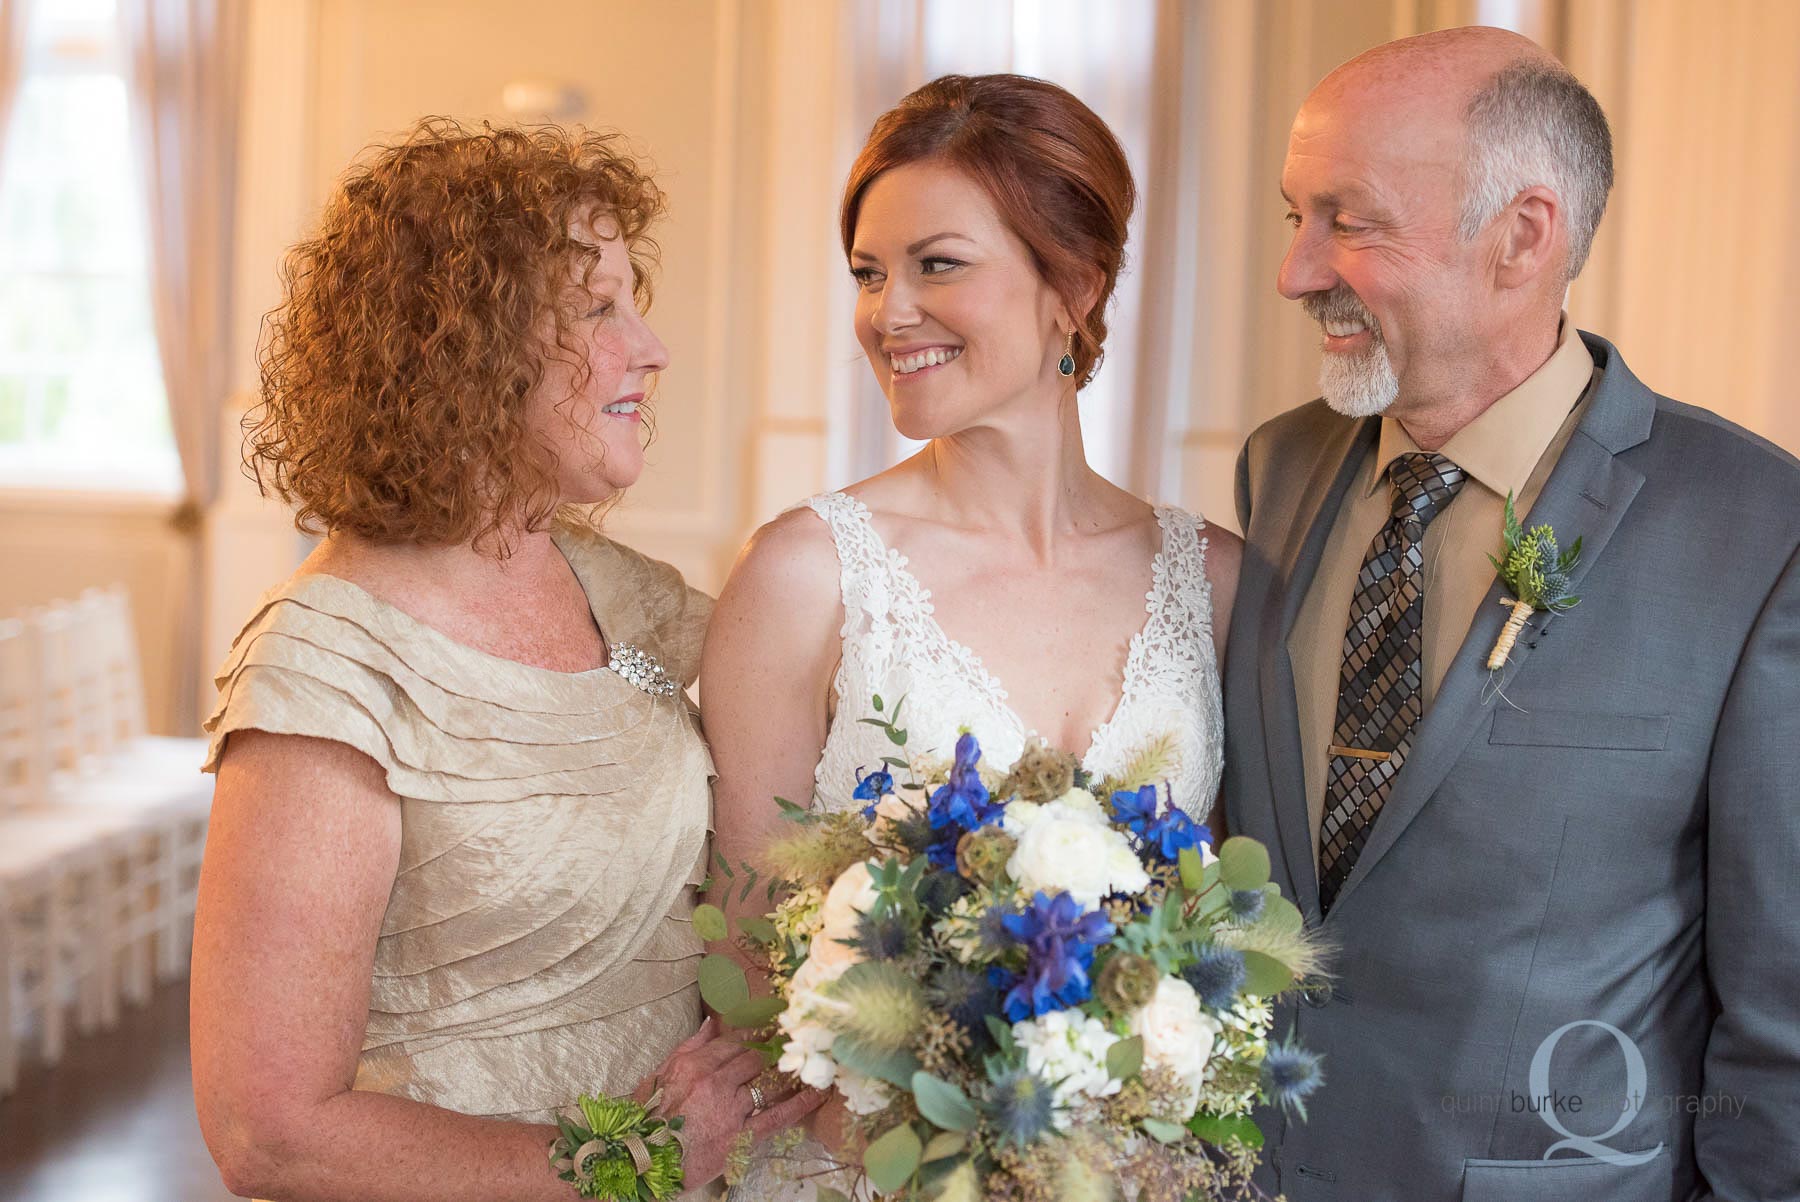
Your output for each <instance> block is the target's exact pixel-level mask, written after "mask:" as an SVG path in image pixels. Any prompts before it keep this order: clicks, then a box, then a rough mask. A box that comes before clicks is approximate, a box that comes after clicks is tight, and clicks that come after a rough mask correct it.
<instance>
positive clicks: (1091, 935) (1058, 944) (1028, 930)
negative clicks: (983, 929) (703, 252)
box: [1002, 890, 1113, 1022]
mask: <svg viewBox="0 0 1800 1202" xmlns="http://www.w3.org/2000/svg"><path fill="white" fill-rule="evenodd" d="M1002 923H1003V925H1004V926H1005V927H1006V933H1007V934H1008V935H1011V936H1012V937H1013V938H1014V939H1015V940H1017V941H1018V942H1020V943H1022V944H1024V945H1025V953H1026V960H1025V975H1024V976H1022V977H1019V978H1016V979H1015V980H1014V981H1013V982H1012V986H1011V988H1010V989H1008V990H1007V992H1006V997H1005V999H1004V1001H1003V1002H1002V1004H1003V1005H1004V1006H1005V1008H1006V1017H1007V1020H1008V1021H1010V1022H1019V1021H1020V1020H1022V1019H1026V1018H1031V1017H1034V1016H1036V1015H1039V1014H1048V1013H1049V1012H1050V1011H1052V1010H1065V1009H1067V1008H1068V1007H1070V1006H1073V1005H1075V1004H1077V1003H1079V1002H1085V1001H1086V1000H1087V999H1088V998H1089V997H1091V996H1092V995H1093V992H1094V986H1093V981H1092V980H1091V979H1090V978H1089V976H1088V970H1089V969H1091V968H1092V967H1093V966H1094V952H1095V950H1096V949H1098V948H1099V947H1100V946H1101V945H1102V944H1104V943H1105V942H1106V941H1107V940H1109V939H1111V938H1112V936H1113V924H1112V922H1111V920H1109V919H1108V918H1107V917H1106V915H1104V914H1102V913H1100V912H1098V911H1088V912H1085V913H1084V912H1083V911H1082V909H1081V907H1080V906H1079V905H1077V904H1076V903H1075V899H1074V898H1072V897H1070V896H1069V895H1068V894H1067V893H1063V892H1058V893H1057V894H1056V896H1054V897H1052V896H1050V895H1049V894H1047V893H1044V892H1043V891H1042V890H1040V891H1039V892H1038V893H1037V894H1035V895H1034V896H1033V897H1032V899H1031V904H1030V905H1029V906H1028V907H1026V909H1025V911H1024V912H1023V913H1020V914H1008V915H1007V916H1006V917H1005V918H1004V919H1002Z"/></svg>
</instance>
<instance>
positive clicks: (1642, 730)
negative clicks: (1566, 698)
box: [1488, 709, 1669, 751]
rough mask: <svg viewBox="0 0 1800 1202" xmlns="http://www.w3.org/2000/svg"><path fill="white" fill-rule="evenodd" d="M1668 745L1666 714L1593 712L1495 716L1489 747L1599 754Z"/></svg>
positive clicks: (1499, 712) (1500, 713) (1522, 712)
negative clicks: (1580, 749) (1565, 749)
mask: <svg viewBox="0 0 1800 1202" xmlns="http://www.w3.org/2000/svg"><path fill="white" fill-rule="evenodd" d="M1668 741H1669V715H1667V714H1602V713H1596V712H1594V711H1592V710H1529V711H1525V710H1515V709H1500V710H1496V711H1495V713H1494V728H1493V729H1492V730H1491V731H1489V732H1488V742H1489V743H1499V744H1515V745H1519V746H1527V747H1585V748H1590V749H1594V750H1599V751H1661V750H1662V749H1663V747H1664V746H1665V745H1666V744H1667V743H1668Z"/></svg>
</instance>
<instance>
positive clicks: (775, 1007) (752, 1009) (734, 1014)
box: [719, 997, 787, 1031]
mask: <svg viewBox="0 0 1800 1202" xmlns="http://www.w3.org/2000/svg"><path fill="white" fill-rule="evenodd" d="M786 1009H787V1003H786V1002H784V1001H782V1000H781V999H780V998H778V997H753V998H751V999H750V1000H749V1001H747V1002H744V1003H743V1004H742V1005H738V1006H733V1007H732V1008H731V1009H729V1010H723V1011H720V1013H719V1018H720V1019H721V1020H723V1021H724V1023H725V1025H726V1026H728V1027H737V1028H739V1029H740V1030H751V1031H753V1030H755V1029H756V1028H758V1027H766V1026H768V1025H769V1023H770V1022H771V1021H772V1020H773V1019H774V1018H775V1016H776V1015H777V1014H780V1013H781V1012H782V1011H783V1010H786Z"/></svg>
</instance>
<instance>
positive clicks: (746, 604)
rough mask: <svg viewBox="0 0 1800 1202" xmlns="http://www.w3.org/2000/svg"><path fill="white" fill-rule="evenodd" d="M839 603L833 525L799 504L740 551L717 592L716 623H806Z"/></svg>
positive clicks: (829, 613) (760, 530)
mask: <svg viewBox="0 0 1800 1202" xmlns="http://www.w3.org/2000/svg"><path fill="white" fill-rule="evenodd" d="M838 608H839V602H838V557H837V549H836V547H835V545H834V544H833V542H832V537H831V529H830V527H829V526H827V525H826V523H825V522H824V521H823V520H822V519H821V517H820V515H819V514H818V513H816V512H814V511H813V510H812V509H810V508H809V507H807V506H804V505H801V506H797V507H796V508H793V509H790V510H788V511H787V512H785V513H782V514H780V515H779V516H777V517H775V518H773V519H771V520H770V521H768V522H766V523H764V524H763V525H762V526H761V527H759V528H758V529H757V531H756V533H754V534H752V535H751V536H750V540H749V541H748V542H746V543H745V544H744V548H743V550H741V551H739V552H738V557H737V562H736V563H735V564H734V565H733V566H732V569H731V575H730V577H729V578H728V579H727V580H726V581H725V588H724V591H723V592H721V593H720V594H719V606H718V610H717V611H716V612H715V614H714V617H713V622H714V624H715V625H717V624H718V623H719V621H720V619H721V618H723V619H724V620H725V621H727V622H736V621H744V620H748V619H750V618H752V617H753V618H754V619H755V620H756V621H757V623H758V624H759V625H767V624H770V623H774V624H778V625H796V624H797V625H800V626H808V625H812V624H814V623H813V622H809V621H808V619H812V618H829V617H831V616H832V615H833V614H834V613H835V612H836V611H837V609H838Z"/></svg>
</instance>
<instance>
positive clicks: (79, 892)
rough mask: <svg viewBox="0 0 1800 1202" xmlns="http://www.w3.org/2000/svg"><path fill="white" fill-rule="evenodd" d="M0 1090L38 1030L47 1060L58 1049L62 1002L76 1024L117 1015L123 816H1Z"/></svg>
mask: <svg viewBox="0 0 1800 1202" xmlns="http://www.w3.org/2000/svg"><path fill="white" fill-rule="evenodd" d="M0 834H3V835H4V837H3V838H0V969H3V972H0V1094H5V1093H6V1092H7V1091H9V1090H10V1089H11V1088H12V1087H13V1085H14V1083H15V1082H16V1080H17V1077H18V1067H19V1062H20V1060H21V1052H22V1050H23V1048H24V1047H25V1045H26V1043H27V1042H28V1039H29V1038H30V1037H33V1036H35V1039H36V1042H37V1047H38V1053H39V1056H40V1058H41V1059H42V1060H43V1062H44V1063H45V1064H55V1063H56V1062H57V1060H58V1059H60V1058H61V1056H62V1051H63V1046H64V1042H65V1037H66V1032H67V1028H66V1025H65V1012H66V1010H67V1008H68V1006H69V1005H70V1003H71V1002H73V1003H74V1004H75V1007H76V1017H77V1024H78V1027H79V1028H80V1029H83V1030H87V1029H92V1028H93V1027H95V1026H98V1025H104V1024H105V1023H107V1022H108V1021H109V1020H113V1021H116V1018H117V1008H116V1006H117V1004H116V1000H109V999H116V997H117V981H116V977H115V968H114V964H115V960H114V957H113V955H112V948H113V947H114V946H115V942H116V932H115V930H114V929H113V921H114V916H115V915H116V914H117V913H118V908H117V894H116V892H115V882H116V879H117V878H116V877H115V876H114V874H113V871H112V869H113V865H114V864H115V863H116V860H117V857H118V855H119V849H120V842H121V840H125V841H129V840H131V839H133V838H135V837H136V836H135V833H134V832H133V830H132V827H131V825H130V822H129V820H128V819H125V818H121V817H118V816H116V815H115V816H112V817H110V818H107V819H101V818H99V817H98V816H96V815H90V814H76V815H64V816H53V817H22V816H20V815H17V814H11V815H8V816H7V817H6V818H4V819H3V820H0Z"/></svg>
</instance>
